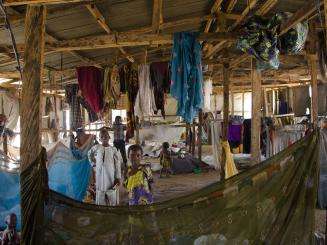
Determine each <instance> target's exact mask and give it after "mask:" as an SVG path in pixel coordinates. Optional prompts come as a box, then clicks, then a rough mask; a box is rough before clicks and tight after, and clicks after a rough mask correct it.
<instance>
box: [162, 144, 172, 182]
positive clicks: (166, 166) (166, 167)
mask: <svg viewBox="0 0 327 245" xmlns="http://www.w3.org/2000/svg"><path fill="white" fill-rule="evenodd" d="M160 165H161V167H162V168H161V170H160V178H161V176H162V172H166V177H169V174H170V173H171V165H172V159H171V153H170V151H169V143H168V142H164V143H163V144H162V149H161V152H160Z"/></svg>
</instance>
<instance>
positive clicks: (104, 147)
mask: <svg viewBox="0 0 327 245" xmlns="http://www.w3.org/2000/svg"><path fill="white" fill-rule="evenodd" d="M109 138H110V137H109V133H108V130H107V128H105V127H103V128H101V129H100V140H101V142H102V144H98V145H95V146H93V147H92V148H91V150H90V151H89V152H88V157H89V160H90V162H91V163H93V164H94V167H95V190H96V191H95V200H96V201H95V203H96V204H97V205H110V206H116V205H118V204H119V198H118V196H119V193H118V187H119V185H120V179H121V156H120V153H119V152H118V151H117V150H116V148H115V147H112V146H110V145H109Z"/></svg>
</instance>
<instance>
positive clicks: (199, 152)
mask: <svg viewBox="0 0 327 245" xmlns="http://www.w3.org/2000/svg"><path fill="white" fill-rule="evenodd" d="M202 125H203V112H202V109H200V110H199V126H198V157H199V160H200V161H201V160H202V140H201V139H202Z"/></svg>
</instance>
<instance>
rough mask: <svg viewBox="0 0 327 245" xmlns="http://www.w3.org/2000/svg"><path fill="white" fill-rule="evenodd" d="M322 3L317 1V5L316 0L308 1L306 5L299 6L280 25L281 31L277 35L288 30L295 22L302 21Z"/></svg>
mask: <svg viewBox="0 0 327 245" xmlns="http://www.w3.org/2000/svg"><path fill="white" fill-rule="evenodd" d="M322 5H323V1H319V5H317V2H316V1H310V2H309V3H308V4H307V5H305V6H304V7H302V8H300V9H299V10H298V11H297V12H295V13H294V14H293V15H292V17H291V18H290V19H289V20H288V21H287V22H285V23H283V24H282V26H281V32H280V34H279V35H283V34H285V33H286V32H288V31H289V30H290V29H291V28H292V27H294V26H295V25H296V24H298V23H300V22H302V21H303V20H305V19H307V18H308V17H309V16H310V15H312V14H313V13H314V12H315V11H317V7H319V8H320V7H321V6H322Z"/></svg>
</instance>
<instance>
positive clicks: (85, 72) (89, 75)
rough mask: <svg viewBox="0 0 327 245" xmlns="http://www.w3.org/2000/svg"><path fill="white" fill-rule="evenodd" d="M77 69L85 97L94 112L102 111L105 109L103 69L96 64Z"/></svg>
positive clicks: (79, 82)
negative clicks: (95, 65)
mask: <svg viewBox="0 0 327 245" xmlns="http://www.w3.org/2000/svg"><path fill="white" fill-rule="evenodd" d="M76 71H77V80H78V84H79V87H80V90H81V92H82V95H83V97H84V98H85V100H86V101H87V102H88V103H89V105H90V107H91V109H92V110H93V111H94V112H96V113H99V112H101V111H102V109H103V90H102V82H103V78H102V71H101V70H100V69H99V68H97V67H94V66H84V67H78V68H76Z"/></svg>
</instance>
